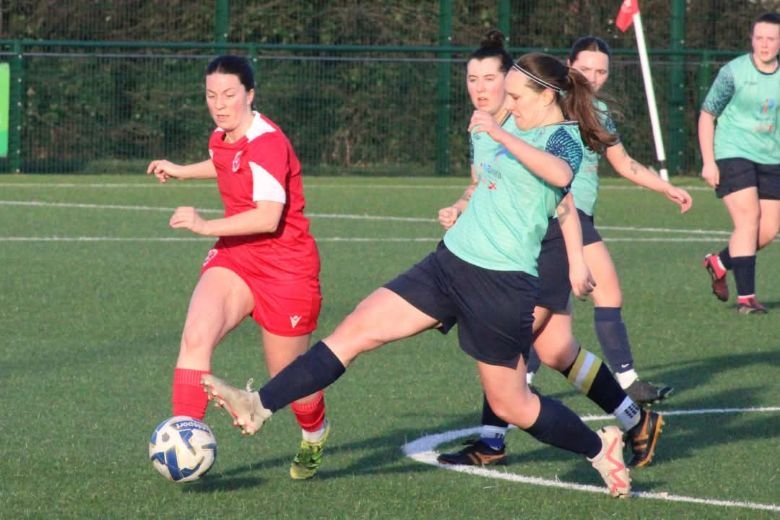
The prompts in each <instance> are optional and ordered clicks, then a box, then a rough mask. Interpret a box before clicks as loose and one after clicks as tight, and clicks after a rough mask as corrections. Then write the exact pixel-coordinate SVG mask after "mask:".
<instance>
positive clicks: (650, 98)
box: [632, 13, 669, 181]
mask: <svg viewBox="0 0 780 520" xmlns="http://www.w3.org/2000/svg"><path fill="white" fill-rule="evenodd" d="M632 20H633V23H634V31H635V32H636V46H637V49H638V50H639V63H640V65H641V67H642V79H643V80H644V82H645V97H646V98H647V109H648V111H649V112H650V125H651V127H652V129H653V141H655V156H656V158H657V159H658V164H659V166H660V172H659V173H660V175H661V178H662V179H663V180H665V181H668V180H669V172H668V171H667V169H666V151H665V150H664V140H663V136H662V135H661V125H660V124H659V122H658V107H657V106H656V102H655V90H654V88H653V78H652V75H651V74H650V64H649V60H648V58H647V46H646V45H645V31H644V29H643V27H642V15H641V14H639V13H635V14H634V16H633V19H632Z"/></svg>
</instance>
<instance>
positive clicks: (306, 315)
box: [201, 248, 322, 337]
mask: <svg viewBox="0 0 780 520" xmlns="http://www.w3.org/2000/svg"><path fill="white" fill-rule="evenodd" d="M236 249H237V248H223V249H211V250H209V252H208V255H207V256H206V259H205V260H204V262H203V267H202V268H201V274H203V273H204V272H205V271H206V270H207V269H211V268H212V267H223V268H225V269H229V270H230V271H233V272H234V273H236V274H237V275H238V276H239V277H241V279H242V280H244V283H246V284H247V286H249V289H250V290H251V291H252V295H253V296H254V299H255V308H254V310H253V311H252V318H253V319H254V320H255V321H256V322H257V323H258V324H259V325H260V326H261V327H263V328H264V329H265V330H267V331H268V332H270V333H272V334H277V335H279V336H289V337H295V336H303V335H305V334H310V333H311V332H313V331H314V330H315V329H316V328H317V319H318V318H319V316H320V307H321V306H322V292H321V291H320V281H319V279H318V278H316V277H311V278H305V279H300V280H275V279H272V278H268V277H264V276H258V275H257V274H256V273H250V272H248V271H247V269H244V268H243V267H242V264H241V262H240V261H239V259H238V258H237V257H239V256H240V253H239V251H236Z"/></svg>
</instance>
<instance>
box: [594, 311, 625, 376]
mask: <svg viewBox="0 0 780 520" xmlns="http://www.w3.org/2000/svg"><path fill="white" fill-rule="evenodd" d="M593 322H594V323H593V324H594V327H595V329H596V336H598V338H599V343H600V344H601V351H602V352H603V353H604V357H605V358H606V359H607V363H609V368H611V369H612V371H613V372H625V371H627V370H631V369H632V368H634V358H633V356H632V355H631V345H630V344H629V342H628V331H627V330H626V324H625V323H623V318H622V316H621V312H620V307H596V308H595V309H593Z"/></svg>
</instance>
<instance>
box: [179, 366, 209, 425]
mask: <svg viewBox="0 0 780 520" xmlns="http://www.w3.org/2000/svg"><path fill="white" fill-rule="evenodd" d="M209 373H210V371H208V370H192V369H189V368H175V369H174V370H173V390H172V392H171V403H172V404H173V415H186V416H188V417H192V418H194V419H198V420H202V419H203V417H205V415H206V408H207V407H208V405H209V397H208V395H206V392H204V391H203V387H201V386H200V377H201V376H202V375H203V374H209Z"/></svg>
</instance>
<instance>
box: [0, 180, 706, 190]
mask: <svg viewBox="0 0 780 520" xmlns="http://www.w3.org/2000/svg"><path fill="white" fill-rule="evenodd" d="M312 179H316V177H309V178H308V179H307V180H306V181H305V182H304V184H305V187H306V189H309V188H314V189H344V188H350V189H352V188H355V189H366V190H373V189H381V190H386V189H398V190H417V189H420V190H463V189H465V187H466V182H467V179H463V184H357V183H355V184H338V183H328V184H320V183H318V182H316V181H312ZM171 185H175V186H176V188H189V189H192V188H196V189H211V190H213V189H215V185H214V183H212V182H177V183H172V184H171ZM4 187H8V188H66V189H70V188H97V189H128V188H139V189H150V188H157V189H159V188H160V185H159V184H158V183H156V182H149V183H148V184H144V183H141V182H139V183H111V182H103V183H84V184H79V183H74V182H44V183H38V182H0V188H4ZM678 187H679V188H683V189H685V190H688V191H713V189H712V188H710V187H708V186H683V185H680V186H678ZM599 189H601V190H610V191H612V190H616V191H645V188H642V187H640V186H635V185H621V186H614V185H611V184H608V185H602V186H600V187H599Z"/></svg>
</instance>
